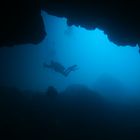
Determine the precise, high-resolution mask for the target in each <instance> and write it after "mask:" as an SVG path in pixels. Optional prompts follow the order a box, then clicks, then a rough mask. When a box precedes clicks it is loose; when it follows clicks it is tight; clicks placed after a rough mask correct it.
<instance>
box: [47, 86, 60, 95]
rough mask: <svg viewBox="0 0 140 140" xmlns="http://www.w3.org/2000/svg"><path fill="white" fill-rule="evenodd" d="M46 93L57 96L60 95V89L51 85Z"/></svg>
mask: <svg viewBox="0 0 140 140" xmlns="http://www.w3.org/2000/svg"><path fill="white" fill-rule="evenodd" d="M46 95H47V96H48V97H56V96H57V95H58V91H57V90H56V88H54V87H53V86H49V87H48V89H47V92H46Z"/></svg>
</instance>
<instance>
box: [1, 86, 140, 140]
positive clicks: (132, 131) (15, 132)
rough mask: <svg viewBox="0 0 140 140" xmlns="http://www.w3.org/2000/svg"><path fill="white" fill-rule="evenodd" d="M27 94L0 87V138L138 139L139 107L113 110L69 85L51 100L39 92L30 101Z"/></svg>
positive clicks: (94, 95)
mask: <svg viewBox="0 0 140 140" xmlns="http://www.w3.org/2000/svg"><path fill="white" fill-rule="evenodd" d="M48 91H50V92H56V89H54V87H49V88H48ZM28 93H29V91H28ZM28 93H25V92H22V91H20V90H18V89H17V88H8V87H1V88H0V111H1V115H0V129H1V132H0V134H1V135H0V139H2V138H3V134H4V138H9V136H10V138H11V139H19V138H20V139H21V140H22V139H23V140H24V139H38V140H40V139H48V140H52V139H62V140H66V139H67V140H71V139H74V138H75V137H76V139H79V140H81V139H95V140H100V139H123V140H132V139H133V140H137V139H139V138H140V135H139V129H140V119H139V118H140V113H139V112H140V108H139V107H140V104H139V105H138V104H137V105H134V106H133V105H131V104H129V105H127V106H121V107H118V108H116V106H114V105H113V104H110V103H109V102H108V101H107V100H105V99H104V98H102V97H101V96H98V93H96V92H94V91H92V90H90V89H89V88H87V87H86V86H84V85H72V86H69V87H68V88H67V89H66V90H65V91H64V92H61V93H59V94H58V95H57V96H56V100H53V101H52V100H51V99H50V98H46V95H45V94H44V93H42V92H38V93H33V92H32V93H31V94H32V98H28ZM23 95H24V96H23ZM11 97H12V98H11ZM26 97H27V98H26ZM97 97H98V98H97ZM95 102H96V104H95ZM5 134H6V135H5Z"/></svg>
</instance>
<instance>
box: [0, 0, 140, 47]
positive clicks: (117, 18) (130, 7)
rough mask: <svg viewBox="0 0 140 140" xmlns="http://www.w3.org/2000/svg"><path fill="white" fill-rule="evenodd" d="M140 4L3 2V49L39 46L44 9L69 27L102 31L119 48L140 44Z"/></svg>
mask: <svg viewBox="0 0 140 140" xmlns="http://www.w3.org/2000/svg"><path fill="white" fill-rule="evenodd" d="M139 6H140V4H139V2H138V1H134V0H127V1H126V0H92V1H91V0H82V1H68V0H30V1H29V0H20V2H19V1H18V0H6V1H2V2H1V3H0V18H1V22H0V46H1V47H3V46H13V45H16V44H24V43H39V42H40V41H41V40H42V39H43V38H44V37H45V35H46V33H45V29H44V24H43V20H42V17H41V14H40V13H41V10H45V11H47V12H48V14H51V15H55V16H58V17H66V18H67V19H68V21H67V23H68V25H76V26H79V25H80V26H82V27H84V28H86V29H89V30H90V29H95V28H99V29H101V30H103V31H104V33H105V34H107V35H108V38H109V39H110V40H111V41H112V42H114V43H116V44H117V45H131V46H135V45H136V44H139V38H140V12H139Z"/></svg>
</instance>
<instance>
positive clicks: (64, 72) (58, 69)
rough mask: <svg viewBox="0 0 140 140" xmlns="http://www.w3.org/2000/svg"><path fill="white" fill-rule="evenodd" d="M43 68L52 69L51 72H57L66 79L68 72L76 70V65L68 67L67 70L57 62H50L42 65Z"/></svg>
mask: <svg viewBox="0 0 140 140" xmlns="http://www.w3.org/2000/svg"><path fill="white" fill-rule="evenodd" d="M44 67H45V68H49V69H52V70H54V71H56V72H59V73H61V74H62V75H64V76H65V77H67V76H68V75H69V74H70V72H72V71H75V70H77V69H78V67H77V65H72V66H70V67H68V68H65V67H64V66H63V65H62V64H60V63H58V62H55V61H53V60H51V62H50V64H46V63H44Z"/></svg>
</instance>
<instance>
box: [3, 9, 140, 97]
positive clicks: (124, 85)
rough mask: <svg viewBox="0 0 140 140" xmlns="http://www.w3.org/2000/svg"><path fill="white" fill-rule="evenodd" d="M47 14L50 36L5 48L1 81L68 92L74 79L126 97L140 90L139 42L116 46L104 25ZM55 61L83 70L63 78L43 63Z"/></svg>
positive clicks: (7, 83) (25, 87) (18, 86)
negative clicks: (77, 22)
mask: <svg viewBox="0 0 140 140" xmlns="http://www.w3.org/2000/svg"><path fill="white" fill-rule="evenodd" d="M42 17H43V20H44V24H45V28H46V32H47V36H46V38H45V39H44V40H43V41H42V42H41V43H40V44H38V45H32V44H26V45H19V46H15V47H13V48H8V47H4V48H1V49H0V56H1V60H2V61H3V62H4V63H1V67H2V68H3V69H4V72H3V73H2V78H1V79H2V82H1V83H2V85H5V86H12V87H17V88H19V89H21V90H33V91H45V90H46V89H47V87H48V86H50V85H52V86H54V87H56V88H57V89H58V91H63V90H64V89H65V88H66V87H68V86H69V85H71V84H83V85H86V86H88V87H89V88H91V89H93V90H97V91H100V92H101V93H102V91H106V92H104V93H103V94H104V95H105V94H108V93H107V92H108V91H111V90H113V92H114V91H116V89H117V90H118V88H120V89H119V90H121V92H123V93H121V92H120V93H121V95H122V96H123V94H125V95H126V94H127V95H131V96H133V94H135V95H136V94H137V92H138V91H139V90H140V54H139V53H138V47H131V46H124V47H123V46H117V45H115V44H114V43H112V42H110V41H109V39H108V37H107V35H106V34H104V32H103V31H101V30H99V29H95V30H86V29H84V28H82V27H80V26H78V27H76V26H71V27H68V26H67V19H66V18H59V17H55V16H52V15H49V14H47V13H46V12H44V11H42ZM51 60H56V61H58V62H60V63H61V64H63V65H64V66H66V67H68V66H70V65H73V64H77V65H78V67H79V70H77V71H75V72H71V73H70V75H69V76H68V77H64V76H63V75H61V74H59V73H57V72H54V71H51V70H49V69H44V68H43V63H44V62H46V63H49V62H50V61H51ZM111 84H112V85H111ZM111 88H112V89H111ZM124 90H125V92H124ZM137 95H138V94H137ZM108 96H110V95H109V94H108ZM111 96H112V95H111Z"/></svg>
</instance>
